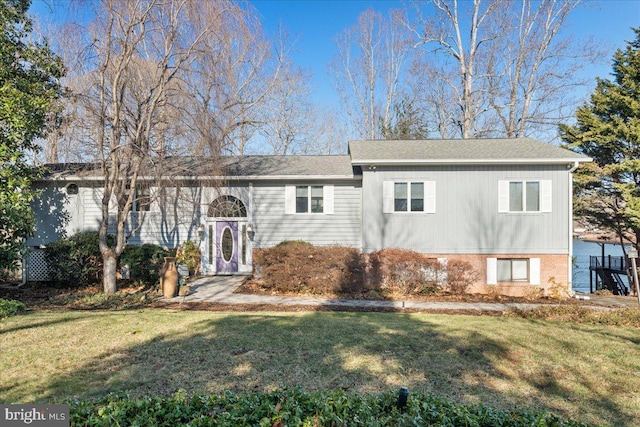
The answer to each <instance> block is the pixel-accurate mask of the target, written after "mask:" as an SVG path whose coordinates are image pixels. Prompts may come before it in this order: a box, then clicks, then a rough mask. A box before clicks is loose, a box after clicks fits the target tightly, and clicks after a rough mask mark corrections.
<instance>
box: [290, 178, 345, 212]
mask: <svg viewBox="0 0 640 427" xmlns="http://www.w3.org/2000/svg"><path fill="white" fill-rule="evenodd" d="M333 188H334V186H333V185H330V184H328V185H286V186H285V192H284V195H285V200H284V206H285V213H286V214H287V215H291V214H325V215H331V214H333Z"/></svg>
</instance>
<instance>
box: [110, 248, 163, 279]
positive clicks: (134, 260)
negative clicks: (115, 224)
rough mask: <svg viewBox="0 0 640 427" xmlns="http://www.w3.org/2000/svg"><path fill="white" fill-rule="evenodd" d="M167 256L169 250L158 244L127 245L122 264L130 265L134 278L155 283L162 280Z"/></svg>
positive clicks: (121, 256)
mask: <svg viewBox="0 0 640 427" xmlns="http://www.w3.org/2000/svg"><path fill="white" fill-rule="evenodd" d="M166 256H169V252H168V251H167V250H165V249H163V248H162V247H161V246H158V245H152V244H150V243H145V244H144V245H141V246H127V247H126V248H125V249H124V251H123V252H122V255H120V266H121V267H122V266H124V265H128V266H129V272H130V275H131V279H132V280H137V281H139V282H141V283H143V284H145V285H155V284H156V283H158V281H159V280H160V269H161V268H162V264H163V262H164V257H166Z"/></svg>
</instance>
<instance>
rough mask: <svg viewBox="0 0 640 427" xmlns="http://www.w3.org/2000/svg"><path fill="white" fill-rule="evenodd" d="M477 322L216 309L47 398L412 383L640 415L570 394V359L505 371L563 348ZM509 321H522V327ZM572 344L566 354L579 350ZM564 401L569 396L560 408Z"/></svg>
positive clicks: (489, 400) (594, 391)
mask: <svg viewBox="0 0 640 427" xmlns="http://www.w3.org/2000/svg"><path fill="white" fill-rule="evenodd" d="M171 315H174V316H177V315H179V313H171ZM475 319H481V318H475ZM475 319H470V320H469V322H474V320H475ZM478 322H479V323H478V325H475V326H478V327H477V328H466V329H463V328H459V329H455V328H452V327H450V326H447V325H446V321H445V322H442V321H441V320H440V321H432V320H431V319H429V318H428V317H420V318H417V317H414V316H410V315H403V314H381V313H366V314H362V313H358V314H355V313H323V314H319V313H311V314H305V315H297V316H287V315H267V314H263V315H258V314H255V315H245V314H237V315H236V314H227V315H223V316H218V315H216V316H213V318H212V319H211V320H204V321H200V322H197V323H193V324H191V325H190V326H189V330H185V331H183V332H181V333H180V334H178V335H176V336H168V335H167V336H157V337H155V338H153V339H151V340H150V341H147V342H144V343H142V344H139V345H137V346H134V347H130V348H128V349H127V350H126V351H123V352H121V353H118V354H114V353H104V354H103V355H101V356H100V357H97V358H96V360H94V361H93V362H92V363H91V364H88V365H86V366H84V367H80V368H79V369H78V370H77V371H75V372H74V373H72V374H61V375H59V376H58V377H56V378H53V379H52V380H51V381H50V383H49V384H48V388H49V391H50V394H49V396H48V397H47V398H46V399H47V400H48V401H61V400H63V399H64V398H69V397H72V396H71V395H69V394H66V393H68V390H73V388H74V387H76V390H77V388H78V385H77V384H78V383H80V384H82V385H81V387H80V388H81V391H80V392H79V393H73V394H79V395H77V396H73V397H80V398H91V397H97V396H100V395H102V394H105V393H108V392H111V391H119V390H125V391H127V392H129V393H131V395H132V396H133V397H137V396H141V395H146V394H150V395H170V394H172V393H174V392H175V391H177V390H179V389H185V390H187V392H190V393H191V392H209V393H219V392H221V391H223V390H233V391H236V392H247V391H249V392H250V391H263V390H271V389H274V388H277V387H298V386H299V387H302V388H304V389H306V390H308V391H312V390H325V389H334V388H342V389H345V390H348V391H350V392H359V393H378V392H382V391H385V390H395V389H397V388H399V387H400V386H407V387H409V389H410V390H412V391H422V392H434V393H437V394H440V395H444V396H447V397H448V398H450V399H452V400H454V401H456V402H459V403H460V402H464V403H479V402H481V403H484V404H488V405H490V406H494V407H500V408H503V409H511V410H513V409H519V408H531V409H534V408H536V409H541V408H546V409H548V410H552V411H554V412H556V413H558V414H561V415H564V416H568V415H567V413H569V412H573V413H574V414H578V413H579V412H580V408H590V413H589V414H588V415H587V416H588V417H590V419H589V418H588V419H587V420H586V421H589V422H596V423H598V424H602V423H611V424H615V425H629V424H630V423H633V420H634V416H635V415H637V414H630V413H625V412H624V409H623V408H620V407H619V406H618V405H617V404H616V403H615V402H614V400H612V399H611V396H609V395H608V394H607V392H608V390H607V389H606V387H605V386H603V385H602V384H601V383H598V379H597V378H596V379H594V378H593V376H591V377H590V376H589V375H588V374H587V373H584V374H581V375H577V377H576V378H577V379H578V381H579V382H580V386H581V387H586V388H587V389H588V390H589V393H590V398H589V402H588V403H585V402H584V400H583V401H581V402H580V401H579V400H580V399H576V397H572V396H571V394H570V392H569V391H568V390H567V389H566V384H565V383H563V380H562V377H559V376H558V371H561V372H562V371H563V370H566V369H570V367H569V366H566V365H565V366H557V365H555V364H554V361H553V360H549V361H548V364H546V365H544V366H543V367H542V368H540V369H538V367H530V366H526V365H525V366H521V371H518V372H515V373H514V372H512V371H510V370H509V369H506V370H505V369H503V367H502V361H506V362H508V363H509V364H510V365H511V366H520V365H518V359H519V358H520V357H521V356H520V354H521V353H522V352H528V351H531V352H540V349H539V348H536V343H539V342H543V341H542V340H543V339H544V340H556V344H557V345H564V344H563V337H562V336H545V337H535V339H532V340H531V341H530V342H528V343H527V344H526V345H524V346H519V345H511V344H509V345H507V343H506V342H505V341H500V340H499V339H495V338H492V337H491V334H488V333H485V332H484V331H483V328H482V325H488V323H485V322H483V321H482V320H478ZM489 324H490V323H489ZM514 325H515V324H514ZM516 327H522V328H523V329H526V327H527V323H526V322H522V323H518V324H517V325H516ZM555 330H556V331H557V329H555ZM567 343H568V342H567ZM570 344H571V343H568V344H566V345H567V348H566V350H567V351H573V350H576V349H574V348H571V345H570ZM514 348H516V350H515V351H514ZM509 381H518V382H519V383H521V384H520V386H519V387H520V388H517V387H516V388H513V389H507V390H505V389H504V388H502V387H501V384H505V383H506V382H509ZM74 383H75V384H76V385H75V386H74V385H73V384H74ZM565 399H567V400H569V401H571V400H572V399H573V402H575V403H566V402H565V403H566V404H565V405H564V408H562V407H560V406H557V405H559V404H558V402H562V401H564V400H565ZM567 408H569V409H568V410H567ZM583 419H584V417H583Z"/></svg>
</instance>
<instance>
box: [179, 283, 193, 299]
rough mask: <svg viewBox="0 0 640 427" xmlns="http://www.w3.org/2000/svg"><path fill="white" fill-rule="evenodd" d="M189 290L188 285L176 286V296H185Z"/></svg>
mask: <svg viewBox="0 0 640 427" xmlns="http://www.w3.org/2000/svg"><path fill="white" fill-rule="evenodd" d="M190 292H191V287H190V286H189V285H182V286H178V296H180V297H186V296H187V295H189V293H190Z"/></svg>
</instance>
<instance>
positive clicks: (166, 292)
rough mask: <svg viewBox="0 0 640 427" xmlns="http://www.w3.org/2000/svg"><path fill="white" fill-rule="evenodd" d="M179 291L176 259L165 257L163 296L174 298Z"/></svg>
mask: <svg viewBox="0 0 640 427" xmlns="http://www.w3.org/2000/svg"><path fill="white" fill-rule="evenodd" d="M177 290H178V270H177V269H176V259H175V257H165V259H164V266H163V268H162V295H163V296H164V297H165V298H173V297H175V296H176V291H177Z"/></svg>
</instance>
